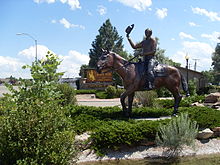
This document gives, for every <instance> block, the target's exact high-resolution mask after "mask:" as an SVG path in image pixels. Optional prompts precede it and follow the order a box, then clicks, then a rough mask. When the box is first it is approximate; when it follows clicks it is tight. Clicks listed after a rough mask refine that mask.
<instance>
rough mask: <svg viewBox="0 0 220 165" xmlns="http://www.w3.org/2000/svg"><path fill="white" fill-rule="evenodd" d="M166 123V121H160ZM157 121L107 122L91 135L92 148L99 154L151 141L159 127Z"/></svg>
mask: <svg viewBox="0 0 220 165" xmlns="http://www.w3.org/2000/svg"><path fill="white" fill-rule="evenodd" d="M160 122H163V123H166V122H167V121H160ZM160 122H159V121H140V122H132V121H131V122H125V121H109V122H105V123H103V125H101V126H100V127H99V128H97V129H96V130H95V131H94V132H93V133H92V135H91V139H92V141H93V144H92V148H93V149H95V150H96V152H98V153H99V154H100V153H101V154H102V153H103V152H104V151H105V149H109V148H110V149H116V150H117V149H119V148H120V147H121V146H124V145H127V146H131V145H133V144H137V143H139V142H141V141H143V140H145V141H153V140H154V139H155V135H156V132H157V128H158V126H159V123H160Z"/></svg>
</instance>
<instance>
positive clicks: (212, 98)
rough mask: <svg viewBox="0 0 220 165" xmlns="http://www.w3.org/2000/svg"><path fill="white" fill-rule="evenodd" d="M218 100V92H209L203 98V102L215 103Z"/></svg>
mask: <svg viewBox="0 0 220 165" xmlns="http://www.w3.org/2000/svg"><path fill="white" fill-rule="evenodd" d="M219 100H220V92H216V93H211V94H209V95H208V96H206V98H205V103H216V102H218V101H219Z"/></svg>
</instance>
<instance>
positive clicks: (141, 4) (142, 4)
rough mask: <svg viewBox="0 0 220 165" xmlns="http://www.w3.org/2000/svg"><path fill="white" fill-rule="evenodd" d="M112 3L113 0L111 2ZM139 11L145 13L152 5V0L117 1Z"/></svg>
mask: <svg viewBox="0 0 220 165" xmlns="http://www.w3.org/2000/svg"><path fill="white" fill-rule="evenodd" d="M111 1H112V0H111ZM115 1H118V2H120V3H122V4H123V5H125V6H129V7H132V8H134V9H136V10H138V11H144V10H146V8H148V7H150V6H151V5H152V1H151V0H115Z"/></svg>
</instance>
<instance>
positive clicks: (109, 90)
mask: <svg viewBox="0 0 220 165" xmlns="http://www.w3.org/2000/svg"><path fill="white" fill-rule="evenodd" d="M116 91H117V90H116V88H115V87H114V86H111V85H109V86H108V87H107V88H105V92H106V93H107V97H108V98H115V97H116Z"/></svg>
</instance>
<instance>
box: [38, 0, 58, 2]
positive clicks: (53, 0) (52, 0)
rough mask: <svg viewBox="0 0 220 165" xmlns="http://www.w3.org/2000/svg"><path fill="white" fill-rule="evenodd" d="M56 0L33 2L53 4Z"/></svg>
mask: <svg viewBox="0 0 220 165" xmlns="http://www.w3.org/2000/svg"><path fill="white" fill-rule="evenodd" d="M55 1H56V0H34V2H36V3H43V2H46V3H54V2H55Z"/></svg>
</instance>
